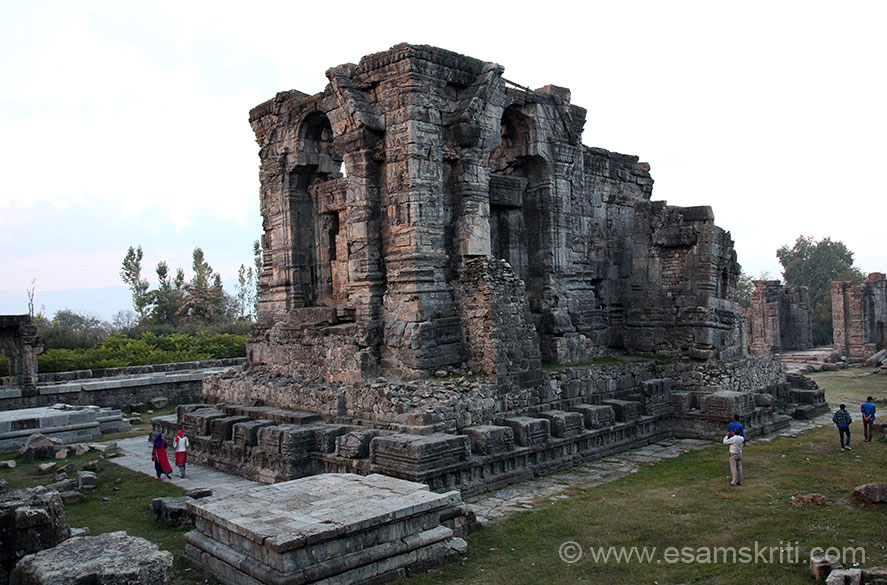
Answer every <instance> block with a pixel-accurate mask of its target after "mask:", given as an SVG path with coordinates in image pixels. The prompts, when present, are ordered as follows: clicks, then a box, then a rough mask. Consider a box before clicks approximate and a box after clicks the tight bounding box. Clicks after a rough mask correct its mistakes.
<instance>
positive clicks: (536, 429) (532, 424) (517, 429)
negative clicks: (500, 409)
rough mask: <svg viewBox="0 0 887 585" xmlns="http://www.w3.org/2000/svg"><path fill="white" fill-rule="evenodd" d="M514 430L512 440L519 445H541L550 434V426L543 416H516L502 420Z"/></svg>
mask: <svg viewBox="0 0 887 585" xmlns="http://www.w3.org/2000/svg"><path fill="white" fill-rule="evenodd" d="M502 422H503V423H504V424H505V425H507V426H509V427H511V430H512V431H513V432H514V442H515V443H516V444H518V445H520V446H521V447H532V446H534V445H541V444H543V443H545V442H546V441H547V440H548V437H549V436H550V435H551V430H550V429H551V426H550V424H549V422H548V420H546V419H544V418H530V417H527V416H516V417H512V418H506V419H505V420H503V421H502Z"/></svg>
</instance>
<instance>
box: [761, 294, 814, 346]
mask: <svg viewBox="0 0 887 585" xmlns="http://www.w3.org/2000/svg"><path fill="white" fill-rule="evenodd" d="M753 284H754V286H755V290H754V291H753V292H752V295H751V307H749V308H748V309H747V310H746V322H747V323H748V347H749V351H750V352H751V353H753V354H755V355H770V354H771V353H773V352H778V351H783V350H797V349H812V348H813V341H812V333H811V328H810V291H809V290H808V289H807V287H806V286H794V285H785V286H783V285H782V283H781V282H780V281H778V280H755V281H753Z"/></svg>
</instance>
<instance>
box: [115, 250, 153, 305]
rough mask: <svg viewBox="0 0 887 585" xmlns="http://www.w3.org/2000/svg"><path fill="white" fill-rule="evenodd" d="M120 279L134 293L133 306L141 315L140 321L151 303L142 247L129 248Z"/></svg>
mask: <svg viewBox="0 0 887 585" xmlns="http://www.w3.org/2000/svg"><path fill="white" fill-rule="evenodd" d="M120 278H121V279H123V282H124V283H126V285H127V286H129V290H130V291H132V306H133V308H134V309H135V310H136V313H138V315H139V319H143V318H144V317H145V313H146V309H147V307H148V305H149V303H150V299H149V297H148V294H147V293H148V281H147V280H145V279H143V278H142V247H141V246H139V247H138V248H133V247H132V246H130V247H129V250H127V252H126V256H124V257H123V268H122V270H121V271H120Z"/></svg>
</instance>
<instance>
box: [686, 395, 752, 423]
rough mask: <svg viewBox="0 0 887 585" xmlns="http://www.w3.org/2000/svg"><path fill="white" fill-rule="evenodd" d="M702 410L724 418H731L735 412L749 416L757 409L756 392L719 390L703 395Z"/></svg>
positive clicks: (742, 415) (741, 415)
mask: <svg viewBox="0 0 887 585" xmlns="http://www.w3.org/2000/svg"><path fill="white" fill-rule="evenodd" d="M700 410H701V411H702V412H703V413H704V414H708V415H711V416H718V417H721V418H723V419H724V420H731V419H732V418H733V415H734V414H738V415H739V416H740V417H744V416H748V415H750V414H752V413H753V412H754V410H755V398H754V394H752V393H751V392H733V391H730V390H718V391H717V392H712V393H711V394H707V395H703V396H702V399H701V409H700Z"/></svg>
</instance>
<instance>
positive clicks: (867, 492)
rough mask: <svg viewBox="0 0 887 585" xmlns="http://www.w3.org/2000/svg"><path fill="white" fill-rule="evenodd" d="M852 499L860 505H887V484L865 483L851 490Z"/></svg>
mask: <svg viewBox="0 0 887 585" xmlns="http://www.w3.org/2000/svg"><path fill="white" fill-rule="evenodd" d="M853 499H854V500H856V501H857V502H859V503H860V504H863V505H866V506H870V505H872V504H887V482H875V483H867V484H864V485H861V486H857V487H856V488H854V489H853Z"/></svg>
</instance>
